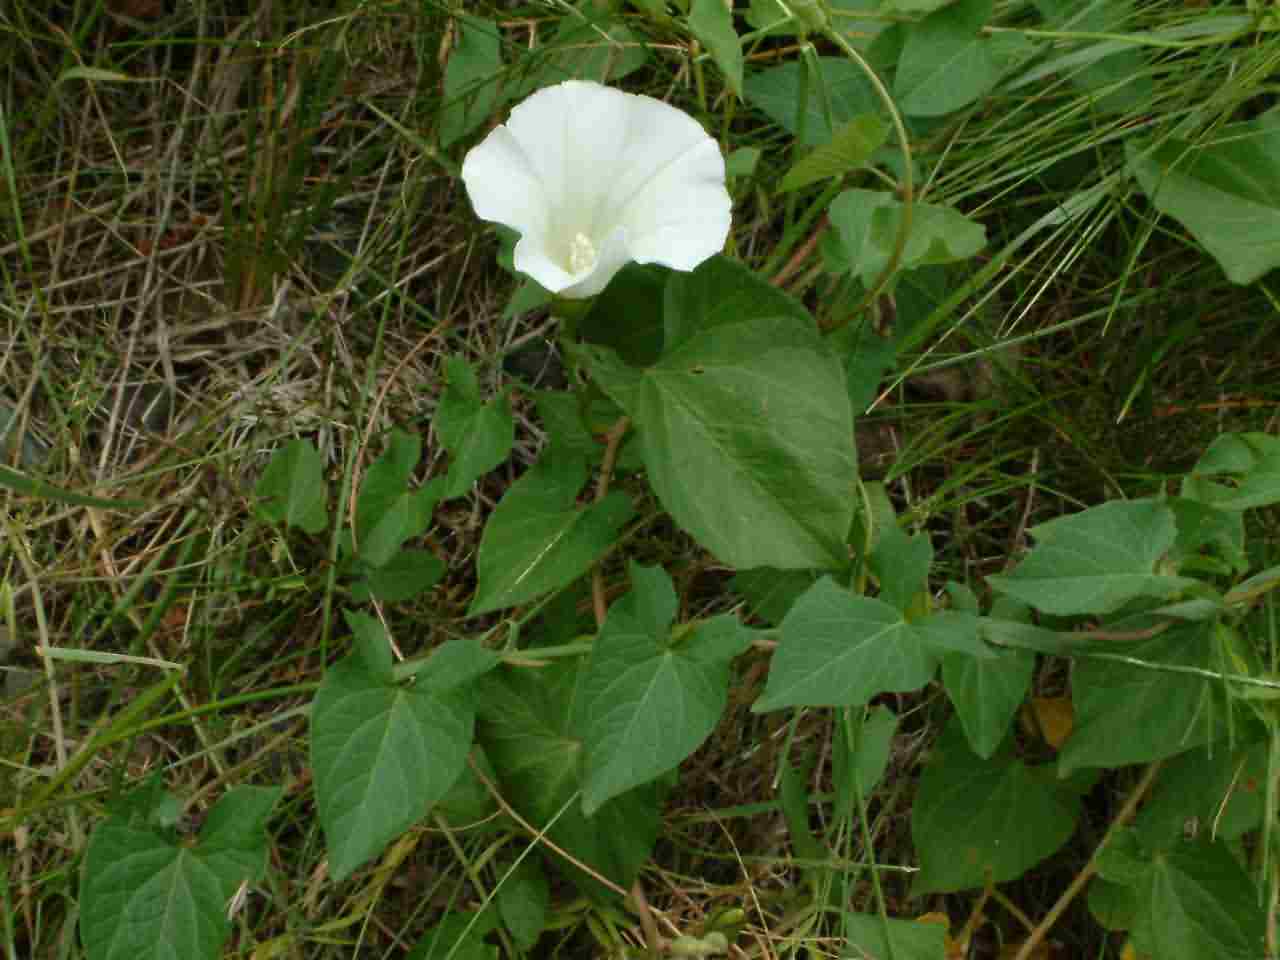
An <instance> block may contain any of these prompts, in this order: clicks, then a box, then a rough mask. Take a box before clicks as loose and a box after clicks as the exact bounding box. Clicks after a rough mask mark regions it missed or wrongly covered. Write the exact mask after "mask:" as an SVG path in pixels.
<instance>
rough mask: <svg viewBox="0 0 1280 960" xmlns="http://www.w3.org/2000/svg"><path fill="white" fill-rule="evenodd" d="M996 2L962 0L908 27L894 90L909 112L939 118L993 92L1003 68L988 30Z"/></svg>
mask: <svg viewBox="0 0 1280 960" xmlns="http://www.w3.org/2000/svg"><path fill="white" fill-rule="evenodd" d="M991 6H992V0H959V2H957V3H952V4H949V5H948V6H946V7H944V8H942V9H941V10H938V11H937V12H936V13H931V14H930V15H929V16H927V17H925V18H924V19H923V20H921V21H920V22H919V23H914V24H911V25H910V26H908V27H907V41H906V43H905V45H904V46H903V48H902V58H901V59H900V60H899V61H898V73H897V76H896V77H895V78H894V84H893V93H894V96H895V97H896V98H897V101H898V105H899V107H900V108H901V109H902V112H903V113H906V114H911V115H913V116H921V117H938V116H942V115H943V114H947V113H951V112H952V111H953V110H959V109H960V108H961V107H963V106H966V105H968V104H970V103H973V102H974V101H975V100H977V99H978V98H979V97H982V96H983V95H984V94H986V93H988V92H990V91H991V90H992V88H994V87H995V85H996V82H997V81H998V80H999V79H1000V75H1001V73H1002V71H1003V66H1002V64H1001V62H1000V59H999V58H998V57H997V56H996V53H995V51H994V50H993V49H992V45H991V41H990V39H989V38H988V37H986V36H984V35H983V33H982V28H983V27H985V26H986V25H987V21H988V20H990V19H991Z"/></svg>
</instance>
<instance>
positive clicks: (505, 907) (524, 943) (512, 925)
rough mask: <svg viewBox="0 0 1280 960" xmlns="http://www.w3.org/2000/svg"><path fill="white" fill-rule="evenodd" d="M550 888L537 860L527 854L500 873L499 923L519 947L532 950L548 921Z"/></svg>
mask: <svg viewBox="0 0 1280 960" xmlns="http://www.w3.org/2000/svg"><path fill="white" fill-rule="evenodd" d="M550 900H551V890H550V888H549V886H548V884H547V875H546V873H544V872H543V870H542V865H541V863H540V862H539V860H538V859H537V858H535V857H533V856H526V857H525V858H524V859H523V860H521V861H520V862H519V863H518V864H515V865H514V867H513V868H512V870H511V871H510V872H509V873H506V874H505V875H504V876H503V880H502V885H501V886H500V887H498V913H499V915H500V916H501V917H502V925H503V926H504V927H506V928H507V932H508V933H510V934H511V939H512V940H514V941H515V943H516V946H517V947H519V948H520V949H521V950H532V949H533V947H534V944H536V943H537V942H538V938H539V937H540V936H542V931H543V928H544V927H545V926H546V923H547V906H548V905H549V903H550Z"/></svg>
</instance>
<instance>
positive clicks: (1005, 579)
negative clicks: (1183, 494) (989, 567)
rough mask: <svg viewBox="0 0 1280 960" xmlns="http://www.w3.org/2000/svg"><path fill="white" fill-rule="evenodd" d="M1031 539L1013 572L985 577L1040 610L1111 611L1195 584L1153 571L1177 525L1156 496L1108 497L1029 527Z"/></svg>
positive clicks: (1064, 613) (1171, 541) (1061, 613)
mask: <svg viewBox="0 0 1280 960" xmlns="http://www.w3.org/2000/svg"><path fill="white" fill-rule="evenodd" d="M1031 533H1032V535H1033V536H1034V537H1035V538H1036V540H1037V541H1038V542H1037V544H1036V547H1035V549H1034V550H1032V551H1031V553H1030V554H1028V555H1027V557H1026V558H1025V559H1023V560H1022V562H1021V563H1019V564H1018V565H1017V567H1015V568H1014V570H1013V572H1012V573H1009V574H997V575H994V576H991V577H988V578H987V582H988V583H989V584H990V585H991V586H992V587H994V588H995V589H997V590H999V591H1000V592H1001V593H1005V594H1008V595H1009V596H1012V597H1015V598H1017V599H1018V600H1021V601H1022V602H1024V603H1028V604H1030V605H1031V606H1033V607H1036V608H1037V609H1039V610H1042V611H1044V612H1045V613H1052V614H1056V615H1059V616H1070V615H1074V614H1100V613H1111V612H1112V611H1115V610H1118V609H1119V608H1120V607H1122V606H1124V605H1125V604H1126V603H1128V602H1129V601H1130V600H1133V599H1135V598H1137V597H1156V598H1165V597H1169V596H1172V595H1173V594H1175V593H1177V592H1178V591H1180V590H1182V589H1184V588H1186V587H1188V586H1191V585H1193V584H1194V583H1195V581H1193V580H1190V579H1188V578H1186V577H1177V576H1172V575H1169V574H1165V573H1161V572H1158V571H1157V565H1158V564H1159V563H1160V561H1161V560H1162V559H1163V558H1164V556H1165V554H1166V553H1167V552H1168V551H1169V550H1170V548H1172V547H1173V544H1174V541H1175V540H1176V538H1177V535H1178V530H1177V525H1176V524H1175V522H1174V518H1173V511H1171V510H1170V509H1169V508H1168V507H1167V506H1166V505H1165V504H1163V503H1159V502H1158V501H1155V500H1130V501H1113V502H1111V503H1105V504H1102V505H1101V506H1098V507H1093V508H1091V509H1089V510H1085V511H1083V512H1082V513H1077V514H1074V515H1072V516H1068V517H1060V518H1059V519H1057V520H1050V521H1049V522H1048V523H1042V524H1040V525H1039V526H1036V527H1032V528H1031Z"/></svg>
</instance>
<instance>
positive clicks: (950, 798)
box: [911, 720, 1079, 896]
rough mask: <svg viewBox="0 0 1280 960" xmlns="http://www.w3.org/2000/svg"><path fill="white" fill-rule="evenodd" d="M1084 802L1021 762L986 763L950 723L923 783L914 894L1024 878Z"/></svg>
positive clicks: (1063, 835)
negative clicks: (917, 871)
mask: <svg viewBox="0 0 1280 960" xmlns="http://www.w3.org/2000/svg"><path fill="white" fill-rule="evenodd" d="M1078 814H1079V800H1078V798H1077V797H1076V796H1075V795H1074V794H1072V793H1071V792H1070V791H1069V790H1068V789H1067V788H1065V787H1064V786H1062V785H1060V784H1059V783H1057V782H1056V781H1055V780H1054V779H1053V778H1052V777H1047V776H1044V775H1042V771H1037V770H1033V769H1031V768H1029V767H1027V766H1026V765H1025V764H1023V763H1022V762H1020V761H1018V760H1014V759H1011V758H1008V757H999V758H996V759H991V760H983V759H982V758H980V757H978V756H977V755H975V754H974V753H973V752H972V751H971V750H970V749H969V747H968V744H967V743H966V742H965V735H964V732H963V731H962V730H961V729H960V724H959V723H958V722H956V721H954V720H953V721H952V722H951V723H950V724H948V726H947V729H946V730H945V731H944V732H943V734H942V736H941V737H939V738H938V742H937V743H936V744H934V747H933V751H932V753H931V755H930V758H929V764H928V766H926V767H925V770H924V774H923V775H922V776H921V778H920V790H919V793H918V794H917V795H916V801H915V807H914V809H913V812H912V815H911V837H912V840H913V841H914V842H915V847H916V852H917V853H918V854H919V857H920V872H919V874H917V875H916V881H915V884H914V885H913V886H912V893H913V895H916V896H919V895H922V894H926V893H940V892H952V891H956V890H965V889H969V888H973V887H981V886H983V884H985V883H1005V882H1007V881H1009V880H1014V879H1017V878H1018V877H1020V876H1021V875H1022V874H1023V873H1024V872H1026V871H1027V870H1029V869H1030V868H1031V867H1033V866H1035V865H1036V864H1037V863H1039V862H1040V861H1041V860H1043V859H1044V858H1045V857H1047V856H1049V855H1050V854H1052V853H1053V852H1054V851H1056V850H1057V849H1058V848H1059V847H1061V846H1062V845H1063V844H1064V843H1065V842H1066V841H1067V839H1068V838H1069V837H1070V836H1071V833H1072V831H1074V830H1075V824H1076V817H1077V815H1078Z"/></svg>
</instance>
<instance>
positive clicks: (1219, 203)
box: [1125, 122, 1280, 284]
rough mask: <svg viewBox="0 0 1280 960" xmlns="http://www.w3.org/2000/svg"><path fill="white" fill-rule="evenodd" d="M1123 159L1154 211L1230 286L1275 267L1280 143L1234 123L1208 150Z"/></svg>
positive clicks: (1184, 147)
mask: <svg viewBox="0 0 1280 960" xmlns="http://www.w3.org/2000/svg"><path fill="white" fill-rule="evenodd" d="M1125 152H1126V155H1127V157H1128V161H1129V169H1130V170H1131V171H1132V172H1133V175H1134V176H1135V177H1136V178H1137V180H1138V183H1139V184H1140V185H1141V186H1142V190H1143V192H1144V193H1145V194H1146V195H1147V196H1148V197H1149V198H1150V200H1151V202H1152V203H1153V204H1154V205H1155V208H1156V209H1157V210H1159V211H1160V212H1161V213H1163V214H1166V215H1168V216H1170V217H1173V218H1174V219H1176V220H1178V221H1179V222H1181V223H1182V225H1183V226H1185V227H1186V228H1187V229H1188V230H1190V231H1191V234H1192V236H1194V237H1195V238H1196V239H1197V240H1199V241H1200V243H1201V244H1203V245H1204V248H1205V249H1206V250H1208V251H1209V253H1210V255H1212V256H1213V258H1214V259H1215V260H1217V261H1218V264H1219V265H1220V266H1221V267H1222V269H1223V270H1224V271H1226V274H1227V277H1228V278H1229V279H1230V280H1231V282H1232V283H1240V284H1245V283H1253V281H1255V280H1257V279H1258V278H1259V277H1261V276H1262V275H1263V274H1265V273H1267V272H1268V271H1269V270H1271V269H1273V268H1274V267H1276V266H1280V136H1277V135H1276V134H1275V133H1274V132H1269V131H1268V130H1267V128H1266V127H1264V126H1263V125H1262V124H1260V123H1257V122H1252V123H1240V124H1233V125H1232V126H1229V127H1226V128H1224V129H1222V130H1221V131H1220V132H1219V135H1218V138H1217V139H1216V140H1214V141H1213V142H1211V143H1207V144H1203V145H1196V144H1191V143H1186V142H1184V141H1181V140H1168V141H1165V142H1164V143H1162V144H1161V145H1160V146H1158V147H1156V148H1154V149H1151V148H1146V149H1143V148H1142V147H1140V146H1138V145H1136V144H1127V145H1126V151H1125Z"/></svg>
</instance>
